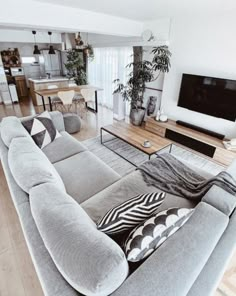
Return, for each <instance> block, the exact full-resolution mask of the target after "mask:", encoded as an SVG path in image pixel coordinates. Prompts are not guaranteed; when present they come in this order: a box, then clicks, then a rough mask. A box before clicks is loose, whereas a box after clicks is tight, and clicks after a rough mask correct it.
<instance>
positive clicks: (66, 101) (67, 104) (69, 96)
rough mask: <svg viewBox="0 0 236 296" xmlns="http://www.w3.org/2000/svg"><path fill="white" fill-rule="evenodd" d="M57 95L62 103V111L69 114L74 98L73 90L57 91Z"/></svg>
mask: <svg viewBox="0 0 236 296" xmlns="http://www.w3.org/2000/svg"><path fill="white" fill-rule="evenodd" d="M57 95H58V97H59V98H60V99H61V101H62V104H63V109H64V111H65V112H70V111H71V108H72V105H73V98H74V96H75V91H74V90H67V91H59V92H58V94H57Z"/></svg>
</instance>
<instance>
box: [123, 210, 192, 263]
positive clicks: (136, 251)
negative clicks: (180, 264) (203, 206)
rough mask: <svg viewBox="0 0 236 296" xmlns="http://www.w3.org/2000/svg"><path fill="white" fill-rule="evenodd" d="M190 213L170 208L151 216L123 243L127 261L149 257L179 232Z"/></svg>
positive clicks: (190, 211)
mask: <svg viewBox="0 0 236 296" xmlns="http://www.w3.org/2000/svg"><path fill="white" fill-rule="evenodd" d="M192 213H193V209H187V208H170V209H168V210H165V211H162V212H159V213H155V214H153V215H152V216H151V217H150V218H149V219H148V220H146V221H145V222H143V223H141V224H139V225H138V226H137V227H136V228H134V229H133V230H132V231H131V233H130V234H129V236H128V238H127V240H126V242H125V247H124V249H125V253H126V256H127V260H128V261H130V262H138V261H140V260H143V259H144V258H146V257H147V256H149V255H150V254H151V253H152V252H154V250H156V249H157V248H159V247H160V245H161V244H162V243H163V242H164V241H165V240H167V238H169V237H170V236H171V235H172V234H174V233H175V232H176V231H177V230H179V229H180V228H181V227H182V226H183V225H184V223H185V222H187V220H188V219H189V218H190V216H191V215H192Z"/></svg>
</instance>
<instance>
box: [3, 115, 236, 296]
mask: <svg viewBox="0 0 236 296" xmlns="http://www.w3.org/2000/svg"><path fill="white" fill-rule="evenodd" d="M51 117H52V120H53V122H54V125H55V126H56V128H57V129H58V130H59V132H60V133H61V135H62V137H60V138H58V139H56V140H55V141H54V142H52V143H51V144H49V145H48V146H46V147H45V148H44V149H43V150H42V151H41V150H40V149H39V148H38V147H37V146H36V145H35V144H34V142H33V141H32V140H31V138H30V137H29V135H28V134H27V133H25V130H24V129H22V128H21V127H22V125H21V124H20V121H19V120H18V119H17V118H15V117H8V118H5V119H3V120H2V123H1V138H0V153H1V162H2V165H3V169H4V172H5V176H6V179H7V183H8V186H9V189H10V192H11V196H12V199H13V202H14V205H15V208H16V210H17V213H18V216H19V219H20V223H21V226H22V229H23V232H24V236H25V239H26V242H27V245H28V248H29V251H30V254H31V257H32V260H33V263H34V265H35V268H36V271H37V274H38V277H39V280H40V283H41V285H42V288H43V291H44V293H45V295H48V296H73V295H83V294H85V295H108V294H109V295H114V296H124V295H130V296H137V295H145V296H146V295H148V296H156V295H164V296H183V295H188V296H204V295H211V294H213V293H214V290H215V289H216V287H217V284H218V282H219V280H220V279H221V277H222V275H223V272H224V269H225V267H226V265H227V263H228V261H229V259H230V257H231V255H232V253H233V251H234V249H235V243H236V235H235V234H236V212H235V206H236V197H235V196H232V195H230V194H229V193H227V192H225V191H224V190H222V189H220V188H218V187H216V186H213V187H212V188H211V189H210V190H209V191H208V193H207V194H206V195H205V196H204V198H203V199H202V201H201V202H200V203H198V204H196V203H194V202H192V201H189V200H186V199H184V198H180V197H177V196H174V195H171V194H167V195H166V198H165V201H164V202H163V204H162V205H161V208H160V211H161V210H163V209H166V208H168V207H171V206H178V207H182V206H183V207H195V211H194V213H193V215H192V216H191V217H190V219H189V220H188V221H187V223H186V224H185V225H184V226H183V227H182V228H181V229H180V230H179V231H178V232H177V233H176V234H174V235H173V236H172V237H170V238H169V239H168V240H167V241H166V242H165V243H164V244H163V245H162V246H161V247H160V248H159V249H158V250H156V251H155V252H154V253H153V254H152V255H151V256H150V257H149V258H148V259H147V260H146V261H145V262H144V263H143V264H142V265H141V266H140V267H139V268H137V270H136V271H135V272H134V273H132V274H131V275H129V273H128V263H127V261H126V259H125V256H124V254H123V251H122V250H121V248H120V247H119V246H118V245H117V244H116V243H115V242H114V241H113V240H112V239H111V238H109V237H108V236H106V235H105V234H103V233H101V232H99V231H98V230H97V229H96V224H95V223H96V222H97V221H98V220H99V219H100V218H101V217H102V216H103V215H104V214H105V213H106V212H107V211H108V210H109V209H110V208H112V207H113V206H115V205H119V204H120V203H121V202H123V201H125V200H127V199H129V198H131V197H133V196H135V195H137V194H140V193H147V192H153V191H158V189H157V188H154V187H148V186H147V185H146V183H145V182H144V181H143V178H142V176H141V173H140V172H139V171H135V172H133V173H131V174H129V175H128V176H126V177H124V178H121V177H120V176H119V175H118V174H117V173H115V172H114V171H113V170H112V169H111V168H109V167H108V166H107V165H105V164H104V163H103V162H102V161H101V160H99V159H98V158H97V157H96V156H94V155H93V154H92V153H91V152H89V151H88V150H87V149H86V147H85V146H84V145H82V144H81V143H80V142H78V141H76V140H75V139H74V138H73V137H71V136H70V135H69V134H67V133H66V132H65V130H64V124H63V117H62V115H61V114H60V113H59V112H51ZM21 120H24V118H23V119H21ZM196 170H197V168H196ZM227 170H228V172H230V173H231V174H232V175H233V176H234V177H235V178H236V162H234V163H232V165H231V166H230V167H229V168H228V169H227ZM199 173H201V174H205V175H206V176H209V173H206V172H200V171H199ZM77 290H79V291H81V293H83V294H81V293H79V292H78V291H77Z"/></svg>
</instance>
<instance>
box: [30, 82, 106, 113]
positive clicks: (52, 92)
mask: <svg viewBox="0 0 236 296" xmlns="http://www.w3.org/2000/svg"><path fill="white" fill-rule="evenodd" d="M88 88H89V89H93V90H94V93H95V108H92V107H90V106H88V105H87V104H86V105H87V108H88V110H90V111H92V112H94V113H97V112H98V94H97V93H98V91H102V90H103V89H102V88H100V87H96V86H92V85H76V86H68V87H58V88H53V89H48V88H47V89H41V90H35V91H34V92H35V93H36V94H37V95H39V96H40V97H41V98H42V103H43V109H44V111H45V110H46V104H45V97H47V98H48V102H49V109H50V111H52V100H51V97H52V96H56V95H57V94H58V92H59V91H70V90H74V91H75V92H76V93H80V91H81V89H88Z"/></svg>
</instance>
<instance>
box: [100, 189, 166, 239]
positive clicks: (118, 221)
mask: <svg viewBox="0 0 236 296" xmlns="http://www.w3.org/2000/svg"><path fill="white" fill-rule="evenodd" d="M164 198H165V193H164V192H153V193H146V194H140V195H138V196H135V197H133V198H131V199H129V200H128V201H126V202H124V203H122V204H121V205H119V206H116V207H114V208H113V209H111V210H110V211H108V212H107V213H106V215H105V216H104V217H103V218H102V219H101V221H100V222H99V223H98V225H97V226H98V230H100V231H102V232H105V233H107V234H114V233H119V232H123V231H125V230H127V229H130V228H133V227H135V226H136V225H138V224H139V223H141V222H143V221H145V220H146V219H147V218H148V217H149V216H150V215H152V214H153V213H154V212H155V211H156V210H157V209H158V207H159V206H160V205H161V204H162V202H163V200H164Z"/></svg>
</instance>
